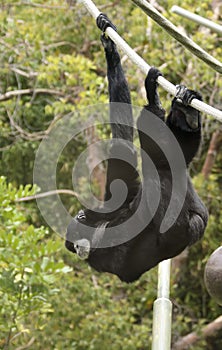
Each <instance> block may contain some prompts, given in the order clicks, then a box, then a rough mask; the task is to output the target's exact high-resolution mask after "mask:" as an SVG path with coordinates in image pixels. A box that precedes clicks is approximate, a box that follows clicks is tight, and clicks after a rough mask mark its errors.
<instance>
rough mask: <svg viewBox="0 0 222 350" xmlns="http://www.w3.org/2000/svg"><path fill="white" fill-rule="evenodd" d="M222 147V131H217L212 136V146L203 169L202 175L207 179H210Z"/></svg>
mask: <svg viewBox="0 0 222 350" xmlns="http://www.w3.org/2000/svg"><path fill="white" fill-rule="evenodd" d="M221 146H222V130H217V131H215V132H214V133H213V135H212V138H211V141H210V146H209V149H208V152H207V156H206V159H205V163H204V166H203V168H202V174H203V175H204V177H205V179H208V177H209V175H210V173H211V171H212V168H213V166H214V163H215V160H216V156H217V153H218V152H219V149H220V147H221Z"/></svg>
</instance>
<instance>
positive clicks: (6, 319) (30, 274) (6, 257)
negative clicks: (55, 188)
mask: <svg viewBox="0 0 222 350" xmlns="http://www.w3.org/2000/svg"><path fill="white" fill-rule="evenodd" d="M34 191H35V189H31V188H30V186H28V185H27V186H26V187H22V186H20V188H19V190H16V189H15V188H14V187H13V186H12V185H11V184H8V185H7V183H6V180H5V178H3V177H1V178H0V201H1V208H0V218H1V221H0V255H1V261H0V298H1V302H2V308H1V311H0V335H1V336H0V339H1V345H2V346H5V348H7V346H10V344H12V346H13V344H20V343H22V342H23V341H24V335H25V334H26V333H27V334H30V332H32V330H33V327H34V328H35V329H36V330H38V329H40V328H41V327H42V326H43V324H44V323H45V317H46V315H48V314H49V313H52V312H53V308H52V305H51V301H50V298H51V297H52V296H53V295H55V294H57V293H58V292H59V289H58V287H55V283H56V281H58V280H59V278H60V277H61V275H64V274H65V273H67V272H68V271H69V270H70V268H68V267H67V266H65V264H64V263H63V261H62V260H61V259H59V258H58V251H59V250H60V249H61V242H60V241H59V240H53V239H51V238H49V231H48V230H47V229H46V228H44V227H40V228H35V227H34V226H33V225H28V223H27V217H26V212H25V210H24V208H23V207H22V206H21V205H18V204H15V201H16V200H17V199H18V198H21V197H24V196H29V195H32V194H34ZM32 318H33V320H34V322H33V323H31V320H32ZM13 339H14V340H13ZM10 347H11V346H10Z"/></svg>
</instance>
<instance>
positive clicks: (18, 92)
mask: <svg viewBox="0 0 222 350" xmlns="http://www.w3.org/2000/svg"><path fill="white" fill-rule="evenodd" d="M31 94H48V95H57V96H63V97H64V96H65V94H64V93H63V92H62V91H58V90H51V89H23V90H13V91H8V92H6V93H5V94H2V95H0V102H2V101H7V100H10V99H11V98H13V97H17V96H22V95H31Z"/></svg>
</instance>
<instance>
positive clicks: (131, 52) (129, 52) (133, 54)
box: [81, 0, 222, 122]
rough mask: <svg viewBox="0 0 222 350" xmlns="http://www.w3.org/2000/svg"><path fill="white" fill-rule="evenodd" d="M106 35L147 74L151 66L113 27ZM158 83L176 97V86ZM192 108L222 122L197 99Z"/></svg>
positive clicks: (88, 0)
mask: <svg viewBox="0 0 222 350" xmlns="http://www.w3.org/2000/svg"><path fill="white" fill-rule="evenodd" d="M81 2H82V3H83V5H84V6H85V7H86V8H87V10H88V11H89V12H90V13H91V15H92V16H93V17H94V18H95V19H96V18H97V17H98V16H99V14H100V13H101V12H100V11H99V10H98V8H97V7H96V6H95V4H94V3H93V1H92V0H81ZM106 34H107V35H108V36H109V37H110V38H111V39H112V40H113V41H114V42H115V43H116V45H117V46H119V47H120V48H121V49H122V50H123V51H124V52H125V54H126V55H127V56H128V57H129V58H130V60H131V61H132V62H134V63H135V64H136V65H137V66H138V67H139V68H140V69H141V71H142V72H143V73H145V74H147V73H148V71H149V69H150V66H149V65H148V64H147V63H146V62H145V61H144V59H143V58H142V57H140V56H139V55H138V54H137V53H136V52H135V51H134V50H133V49H132V48H131V47H130V46H129V45H128V44H127V43H126V42H125V40H123V39H122V38H121V37H120V36H119V34H118V33H117V32H116V31H115V30H114V29H112V28H111V27H108V28H107V29H106ZM157 81H158V83H159V84H160V85H161V86H162V88H163V89H164V90H166V91H168V92H169V93H171V94H172V95H173V96H175V95H176V86H175V85H173V84H172V83H171V82H169V81H168V80H166V79H165V78H164V77H161V76H160V77H158V80H157ZM191 106H192V107H194V108H195V109H197V110H198V111H200V112H204V113H206V114H208V115H211V116H213V117H215V118H216V119H217V120H219V121H220V122H222V111H220V110H218V109H216V108H214V107H211V106H209V105H208V104H206V103H204V102H202V101H199V100H197V99H196V98H195V99H193V100H192V102H191Z"/></svg>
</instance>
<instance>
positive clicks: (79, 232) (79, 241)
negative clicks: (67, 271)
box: [65, 209, 109, 260]
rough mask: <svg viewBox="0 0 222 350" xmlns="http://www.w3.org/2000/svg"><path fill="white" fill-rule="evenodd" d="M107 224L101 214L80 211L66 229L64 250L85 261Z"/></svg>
mask: <svg viewBox="0 0 222 350" xmlns="http://www.w3.org/2000/svg"><path fill="white" fill-rule="evenodd" d="M108 223H109V222H108V221H105V220H104V217H103V215H102V214H101V213H98V212H94V211H93V212H92V211H90V210H88V209H86V210H83V209H81V210H80V211H79V212H78V214H77V215H76V216H75V217H74V218H73V220H72V221H71V222H70V224H69V226H68V228H67V233H66V242H65V246H66V248H67V249H68V250H70V251H71V252H72V253H76V254H77V255H78V256H79V258H80V259H82V260H87V259H88V258H89V255H90V253H92V251H94V248H95V246H96V243H97V242H96V241H95V240H98V241H100V240H101V239H102V236H103V233H104V231H105V227H106V226H107V225H108ZM101 229H104V230H101ZM97 232H99V233H97Z"/></svg>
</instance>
